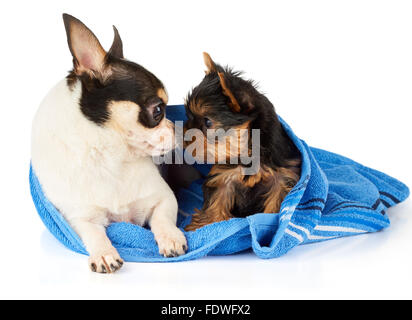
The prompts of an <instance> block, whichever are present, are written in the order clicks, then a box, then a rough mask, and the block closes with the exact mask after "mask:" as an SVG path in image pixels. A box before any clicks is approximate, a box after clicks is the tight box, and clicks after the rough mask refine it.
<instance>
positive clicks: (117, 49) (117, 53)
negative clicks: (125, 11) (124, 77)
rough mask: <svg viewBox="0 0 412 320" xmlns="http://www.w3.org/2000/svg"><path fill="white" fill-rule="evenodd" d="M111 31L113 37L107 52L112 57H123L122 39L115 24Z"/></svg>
mask: <svg viewBox="0 0 412 320" xmlns="http://www.w3.org/2000/svg"><path fill="white" fill-rule="evenodd" d="M113 31H114V39H113V44H112V47H111V48H110V50H109V54H110V55H111V56H113V57H116V58H119V59H123V58H124V56H123V42H122V39H121V38H120V34H119V31H117V29H116V27H115V26H113Z"/></svg>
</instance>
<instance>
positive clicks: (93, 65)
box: [63, 14, 106, 75]
mask: <svg viewBox="0 0 412 320" xmlns="http://www.w3.org/2000/svg"><path fill="white" fill-rule="evenodd" d="M63 21H64V26H65V28H66V34H67V42H68V44H69V49H70V52H71V54H72V56H73V65H74V71H75V72H76V74H79V75H80V74H82V73H84V72H87V73H89V74H96V73H103V70H104V64H105V58H106V51H104V49H103V47H102V46H101V44H100V42H99V40H98V39H97V38H96V36H95V35H94V34H93V32H91V31H90V29H89V28H87V27H86V26H85V25H84V24H83V23H82V22H81V21H80V20H78V19H76V18H75V17H73V16H71V15H68V14H63Z"/></svg>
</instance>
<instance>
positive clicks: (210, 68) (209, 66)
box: [203, 52, 217, 74]
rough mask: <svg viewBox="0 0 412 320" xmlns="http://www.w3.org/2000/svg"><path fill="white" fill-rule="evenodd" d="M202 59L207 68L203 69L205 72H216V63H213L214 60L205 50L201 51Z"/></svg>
mask: <svg viewBox="0 0 412 320" xmlns="http://www.w3.org/2000/svg"><path fill="white" fill-rule="evenodd" d="M203 60H204V61H205V65H206V68H207V70H206V71H205V72H206V74H210V73H213V72H217V68H216V63H214V61H213V60H212V58H211V57H210V55H209V54H208V53H207V52H203Z"/></svg>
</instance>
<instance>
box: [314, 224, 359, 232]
mask: <svg viewBox="0 0 412 320" xmlns="http://www.w3.org/2000/svg"><path fill="white" fill-rule="evenodd" d="M314 230H319V231H332V232H353V233H365V232H367V231H366V230H362V229H355V228H349V227H341V226H322V225H318V226H316V227H315V228H314Z"/></svg>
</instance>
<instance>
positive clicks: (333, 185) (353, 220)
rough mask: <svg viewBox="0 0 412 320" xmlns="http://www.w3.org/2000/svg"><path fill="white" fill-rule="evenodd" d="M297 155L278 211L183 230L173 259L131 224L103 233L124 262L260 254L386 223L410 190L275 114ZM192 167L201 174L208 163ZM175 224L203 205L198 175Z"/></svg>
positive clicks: (182, 196) (178, 109) (70, 240)
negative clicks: (292, 182) (314, 142)
mask: <svg viewBox="0 0 412 320" xmlns="http://www.w3.org/2000/svg"><path fill="white" fill-rule="evenodd" d="M167 112H168V118H169V119H170V120H172V121H177V120H180V121H184V120H186V116H185V111H184V107H183V106H181V105H180V106H169V107H168V108H167ZM280 121H281V123H282V125H283V127H284V129H285V130H286V132H287V134H288V135H289V137H290V138H291V139H292V140H293V142H294V143H295V144H296V146H297V148H298V149H299V151H300V153H301V156H302V170H301V178H300V180H299V182H298V183H297V184H296V186H295V187H294V188H293V190H292V191H291V192H290V193H289V194H288V195H287V197H286V198H285V199H284V201H283V203H282V206H281V209H280V212H279V213H278V214H263V213H259V214H255V215H252V216H249V217H247V218H234V219H231V220H229V221H223V222H219V223H214V224H211V225H208V226H205V227H203V228H201V229H198V230H196V231H192V232H185V235H186V238H187V241H188V246H189V250H188V252H187V253H186V254H185V255H183V256H180V257H175V258H164V257H162V256H161V255H159V253H158V247H157V245H156V242H155V240H154V237H153V234H152V233H151V231H150V230H149V229H147V228H144V227H140V226H136V225H133V224H130V223H113V224H111V225H110V226H109V227H108V228H107V235H108V237H109V238H110V240H111V241H112V243H113V245H114V246H115V247H116V248H117V250H118V252H119V254H120V256H121V257H122V258H123V259H124V260H125V261H132V262H176V261H185V260H192V259H197V258H201V257H203V256H206V255H228V254H233V253H236V252H241V251H244V250H248V249H250V248H252V249H253V251H254V252H255V254H256V255H257V256H258V257H259V258H263V259H269V258H275V257H279V256H282V255H284V254H285V253H287V252H288V251H289V250H291V249H292V248H294V247H296V246H297V245H300V244H306V243H311V242H317V241H324V240H330V239H335V238H339V237H344V236H352V235H357V234H362V233H368V232H376V231H379V230H381V229H383V228H386V227H388V226H389V224H390V222H389V219H388V215H387V210H388V208H390V207H392V206H394V205H396V204H398V203H399V202H401V201H403V200H405V199H406V198H407V197H408V195H409V189H408V187H407V186H405V185H404V184H403V183H401V182H400V181H398V180H396V179H394V178H391V177H389V176H388V175H386V174H384V173H381V172H379V171H376V170H373V169H370V168H367V167H364V166H362V165H360V164H359V163H356V162H354V161H352V160H350V159H348V158H345V157H342V156H340V155H337V154H334V153H331V152H328V151H324V150H320V149H317V148H312V147H308V146H307V145H306V143H305V142H304V141H303V140H300V139H299V138H297V137H296V136H295V134H294V133H293V132H292V130H291V128H290V127H289V126H288V125H287V124H286V123H285V122H284V121H283V120H282V119H280ZM195 167H196V168H197V169H198V170H199V171H200V172H201V173H202V174H203V175H204V176H205V175H207V173H208V171H209V170H210V166H208V165H196V164H195ZM30 187H31V194H32V197H33V201H34V204H35V206H36V209H37V211H38V214H39V216H40V218H41V219H42V221H43V222H44V224H45V226H46V227H47V228H48V229H49V230H50V232H51V233H52V234H53V235H54V236H55V237H56V238H57V239H58V240H59V241H60V242H61V243H63V244H64V245H65V246H66V247H67V248H69V249H71V250H73V251H76V252H79V253H82V254H86V255H87V254H88V253H87V251H86V249H85V247H84V245H83V243H82V241H81V240H80V238H79V236H78V235H77V234H76V233H75V232H74V231H73V229H72V228H71V227H70V226H69V224H68V223H67V222H66V220H65V219H64V218H63V217H62V215H61V214H60V213H59V211H58V210H57V209H56V208H55V207H54V206H53V204H52V203H50V201H49V200H48V199H47V198H46V197H45V195H44V193H43V191H42V188H41V185H40V183H39V181H38V179H37V177H36V175H35V173H34V171H33V170H32V168H30ZM177 199H178V203H179V217H178V222H177V224H178V226H179V227H180V228H182V229H183V228H184V227H185V226H186V225H187V224H188V223H189V222H190V220H191V214H192V213H193V212H194V209H195V208H201V207H202V204H203V197H202V180H199V181H196V182H194V183H193V184H192V185H191V186H190V187H189V188H188V189H181V190H180V191H179V192H178V194H177Z"/></svg>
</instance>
